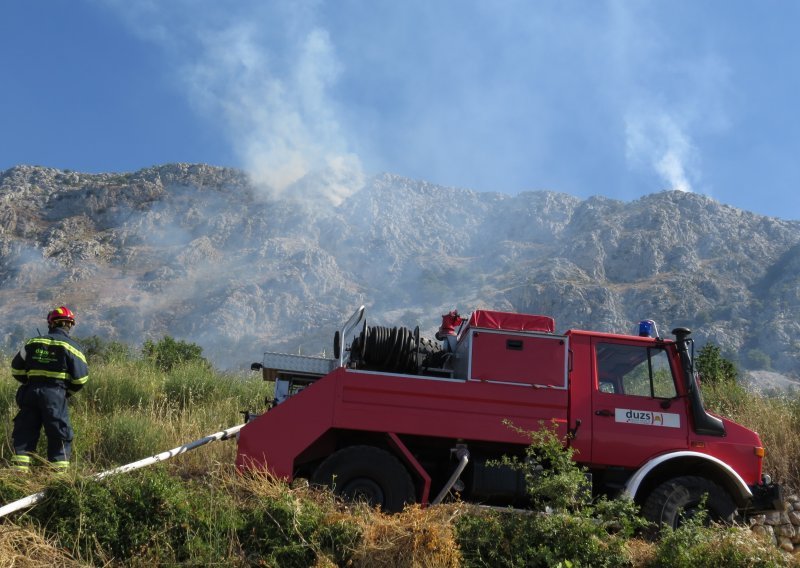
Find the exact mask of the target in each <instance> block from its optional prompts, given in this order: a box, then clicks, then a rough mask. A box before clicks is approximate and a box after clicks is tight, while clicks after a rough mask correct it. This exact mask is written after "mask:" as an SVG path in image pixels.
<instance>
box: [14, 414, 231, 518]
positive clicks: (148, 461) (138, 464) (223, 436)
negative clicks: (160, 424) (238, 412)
mask: <svg viewBox="0 0 800 568" xmlns="http://www.w3.org/2000/svg"><path fill="white" fill-rule="evenodd" d="M243 427H244V424H239V425H238V426H232V427H230V428H228V429H227V430H222V431H220V432H215V433H214V434H210V435H208V436H206V437H205V438H200V439H199V440H195V441H194V442H189V443H188V444H184V445H182V446H178V447H177V448H173V449H171V450H167V451H166V452H161V453H160V454H156V455H154V456H150V457H149V458H144V459H141V460H139V461H135V462H132V463H129V464H126V465H121V466H119V467H115V468H114V469H109V470H107V471H103V472H101V473H97V474H95V475H93V476H92V477H93V478H94V479H98V480H99V479H103V478H105V477H108V476H110V475H116V474H118V473H125V472H127V471H133V470H134V469H140V468H143V467H147V466H148V465H153V464H155V463H159V462H162V461H166V460H168V459H170V458H174V457H175V456H177V455H180V454H185V453H186V452H189V451H191V450H194V449H196V448H199V447H200V446H205V445H206V444H208V443H210V442H216V441H217V440H227V439H228V438H230V437H231V436H233V435H234V434H236V433H237V432H238V431H239V430H241V429H242V428H243ZM44 495H45V492H44V491H40V492H39V493H34V494H33V495H28V496H27V497H24V498H23V499H19V500H17V501H13V502H11V503H9V504H8V505H4V506H3V507H0V517H5V516H6V515H8V514H9V513H13V512H15V511H19V510H20V509H24V508H25V507H30V506H31V505H35V504H36V503H38V502H39V501H41V500H42V499H44Z"/></svg>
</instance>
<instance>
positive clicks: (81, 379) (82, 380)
mask: <svg viewBox="0 0 800 568" xmlns="http://www.w3.org/2000/svg"><path fill="white" fill-rule="evenodd" d="M88 380H89V375H84V376H82V377H78V378H77V379H72V380H71V381H70V382H71V383H72V384H73V385H83V384H86V381H88Z"/></svg>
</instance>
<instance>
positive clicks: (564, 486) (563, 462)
mask: <svg viewBox="0 0 800 568" xmlns="http://www.w3.org/2000/svg"><path fill="white" fill-rule="evenodd" d="M504 423H505V424H506V425H507V426H508V427H510V428H512V429H514V430H516V431H517V432H518V433H520V434H523V435H525V436H527V437H528V439H529V440H530V444H529V445H528V446H527V448H526V449H525V459H524V460H523V461H520V460H519V458H517V456H512V457H508V456H504V457H503V459H502V460H500V461H499V462H492V463H491V464H490V465H500V466H507V467H510V468H512V469H514V470H516V471H521V472H522V473H523V474H524V476H525V486H526V491H527V493H528V497H529V498H530V500H531V505H532V507H533V508H534V509H536V510H544V509H545V507H550V508H552V509H555V510H557V511H567V510H577V509H580V508H581V506H582V505H583V504H585V503H586V502H587V500H588V498H589V497H590V494H591V487H590V486H589V483H588V481H587V479H586V475H585V470H586V468H582V467H580V466H579V465H578V464H577V463H575V461H573V459H572V458H573V455H574V453H575V450H573V449H572V448H571V447H569V446H565V445H564V444H562V443H561V440H559V438H558V431H557V429H558V424H557V423H556V422H555V421H553V422H552V423H551V424H550V426H545V424H544V422H539V425H540V429H539V430H535V431H533V432H527V431H524V430H522V429H520V428H517V427H516V426H514V425H513V424H511V422H509V421H505V422H504Z"/></svg>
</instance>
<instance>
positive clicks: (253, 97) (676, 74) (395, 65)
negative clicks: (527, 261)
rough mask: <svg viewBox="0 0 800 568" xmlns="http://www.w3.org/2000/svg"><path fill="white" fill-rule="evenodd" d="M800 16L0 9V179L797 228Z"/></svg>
mask: <svg viewBox="0 0 800 568" xmlns="http://www.w3.org/2000/svg"><path fill="white" fill-rule="evenodd" d="M798 21H800V2H794V1H790V0H786V1H783V2H777V1H771V0H765V1H762V2H751V1H747V2H746V1H743V0H708V1H700V0H670V1H667V0H652V1H644V0H630V1H601V0H597V1H588V0H587V1H582V2H579V1H567V0H552V1H545V0H542V1H534V0H526V1H522V0H507V1H506V0H503V1H500V0H498V1H491V2H490V1H488V0H486V1H482V2H478V1H469V0H458V1H456V0H448V1H444V0H442V1H438V2H437V1H435V0H403V1H397V0H340V1H336V2H333V1H330V2H322V1H302V0H292V1H267V0H235V1H231V0H162V1H158V0H139V1H127V0H70V1H68V0H37V1H30V2H24V1H21V0H17V1H11V2H4V3H3V4H2V6H1V7H0V53H2V55H1V56H0V57H1V58H2V63H3V65H2V69H3V71H2V78H0V118H2V122H1V123H0V124H2V129H1V130H0V170H4V169H6V168H9V167H11V166H14V165H17V164H37V165H44V166H50V167H56V168H62V169H71V170H76V171H84V172H112V171H113V172H121V171H133V170H137V169H140V168H144V167H149V166H152V165H158V164H165V163H170V162H202V163H208V164H212V165H219V166H234V167H240V168H244V169H247V170H248V171H250V172H251V173H252V174H253V175H254V178H255V179H257V180H259V181H260V182H261V183H263V184H265V185H266V186H269V187H272V188H275V189H277V190H283V189H284V188H289V191H291V188H292V184H293V183H295V182H297V181H298V180H302V179H303V177H304V176H306V175H311V174H313V173H314V172H326V174H325V175H327V177H326V178H325V179H330V178H331V176H333V177H334V178H335V179H337V180H338V181H339V184H340V185H342V186H343V187H344V186H348V187H349V186H352V185H353V184H356V183H357V181H358V180H360V179H363V177H364V176H366V175H371V174H375V173H380V172H391V173H396V174H399V175H403V176H408V177H411V178H415V179H424V180H427V181H431V182H434V183H439V184H443V185H448V186H457V187H464V188H469V189H475V190H480V191H503V192H509V193H516V192H518V191H522V190H540V189H547V190H553V191H560V192H565V193H569V194H572V195H575V196H578V197H588V196H591V195H605V196H608V197H612V198H616V199H622V200H626V201H628V200H632V199H636V198H637V197H639V196H641V195H644V194H648V193H652V192H656V191H660V190H663V189H682V190H685V191H694V192H697V193H702V194H706V195H709V196H711V197H713V198H714V199H717V200H719V201H721V202H723V203H727V204H730V205H732V206H734V207H739V208H742V209H747V210H750V211H755V212H757V213H762V214H766V215H771V216H777V217H781V218H784V219H792V220H800V197H798V195H797V189H798V188H800V159H798V157H800V113H798V110H797V107H798V101H800V61H798V60H799V59H800V34H798V33H797V22H798ZM347 191H348V188H347V187H345V188H344V189H342V188H340V193H341V197H344V196H346V194H347Z"/></svg>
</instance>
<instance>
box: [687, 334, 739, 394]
mask: <svg viewBox="0 0 800 568" xmlns="http://www.w3.org/2000/svg"><path fill="white" fill-rule="evenodd" d="M697 370H698V372H699V373H700V378H701V379H702V381H703V383H705V384H735V383H736V379H737V378H738V376H739V370H738V369H737V368H736V365H735V364H734V363H733V362H731V361H729V360H728V359H726V358H724V357H723V356H722V352H721V351H720V348H719V347H717V346H716V345H714V344H713V343H706V344H705V345H704V346H703V348H702V349H700V352H699V353H698V354H697Z"/></svg>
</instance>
